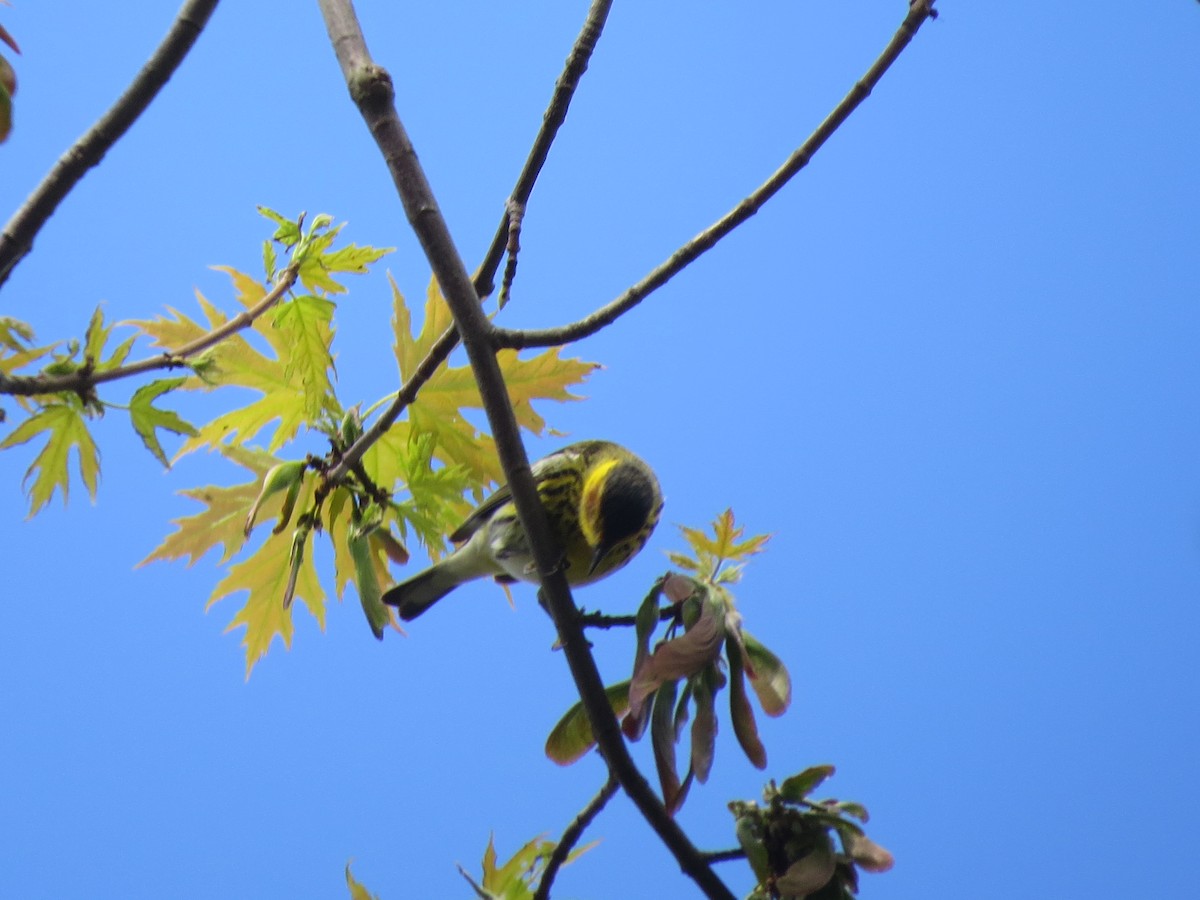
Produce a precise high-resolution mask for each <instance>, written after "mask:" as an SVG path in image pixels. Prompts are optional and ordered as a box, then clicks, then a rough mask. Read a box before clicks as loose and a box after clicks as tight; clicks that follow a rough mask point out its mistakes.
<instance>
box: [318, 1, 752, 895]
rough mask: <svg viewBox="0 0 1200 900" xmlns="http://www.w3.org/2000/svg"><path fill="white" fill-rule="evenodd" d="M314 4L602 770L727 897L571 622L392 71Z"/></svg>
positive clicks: (332, 9)
mask: <svg viewBox="0 0 1200 900" xmlns="http://www.w3.org/2000/svg"><path fill="white" fill-rule="evenodd" d="M320 6H321V11H322V13H323V14H324V16H325V23H326V28H327V29H328V31H329V36H330V39H331V41H332V43H333V47H334V50H335V52H336V54H337V57H338V61H339V63H340V64H341V67H342V72H343V74H344V75H345V78H346V82H347V84H348V85H349V87H350V94H351V96H352V97H353V98H354V100H355V102H356V103H357V105H358V107H359V111H360V112H361V113H362V116H363V119H364V121H365V122H366V124H367V127H368V129H369V130H370V132H371V134H372V135H373V136H374V137H375V140H376V142H377V143H378V144H379V148H380V150H381V152H382V153H383V156H384V159H385V160H386V162H387V165H388V169H389V171H391V173H392V179H393V181H394V183H395V185H396V189H397V191H398V192H399V194H400V198H401V201H402V203H403V205H404V210H405V213H406V215H407V216H408V220H409V223H410V224H411V225H412V228H413V230H414V231H415V232H416V234H417V239H418V240H419V241H420V243H421V246H422V248H424V250H425V254H426V257H427V258H428V259H429V263H430V266H431V267H432V269H433V272H434V275H435V277H436V278H437V279H438V283H439V284H440V286H441V288H442V292H443V294H444V295H445V297H446V302H447V304H448V305H449V307H450V311H451V313H452V314H453V316H454V320H455V322H456V323H457V325H458V331H459V335H460V336H461V337H462V341H463V346H464V348H465V349H466V351H467V356H468V358H469V360H470V362H471V368H472V371H473V373H474V375H475V380H476V382H477V384H478V386H479V393H480V397H481V398H482V401H483V406H484V410H485V412H486V414H487V417H488V422H489V424H490V426H491V430H492V436H493V438H494V439H495V441H496V449H497V453H498V455H499V457H500V464H501V465H502V466H503V468H504V473H505V476H506V477H507V479H508V485H509V488H510V490H511V491H512V495H513V502H514V504H515V505H516V508H517V515H518V516H519V517H520V521H521V526H522V528H523V529H524V530H525V532H526V534H527V535H528V537H529V543H530V548H531V550H532V555H533V558H534V561H535V564H536V566H537V570H538V576H539V579H540V580H541V582H542V591H541V596H542V599H543V601H544V602H545V604H546V608H547V609H548V610H549V611H550V615H551V617H552V619H553V620H554V625H555V627H556V629H557V630H558V635H559V642H560V644H561V646H562V649H563V653H564V656H565V657H566V659H567V662H568V665H569V666H570V668H571V674H572V677H573V678H574V679H575V685H576V688H577V689H578V691H579V695H580V699H581V701H582V703H583V706H584V709H585V710H586V711H587V714H588V719H589V720H590V722H591V724H592V731H593V735H594V736H595V738H596V741H597V744H598V746H599V747H600V751H601V753H602V754H603V756H604V759H605V761H606V762H607V763H608V766H609V771H611V772H612V773H613V775H614V776H615V777H616V779H617V780H618V781H619V782H620V784H621V787H622V788H623V789H624V790H625V793H626V794H627V795H628V796H629V797H630V799H631V800H633V802H634V804H635V805H636V806H637V807H638V810H639V811H640V812H641V813H642V816H643V817H644V818H645V819H646V821H647V822H648V823H649V824H650V826H651V827H652V828H653V829H654V831H655V832H656V833H657V834H658V835H659V837H660V838H661V839H662V841H663V843H664V844H665V845H666V846H667V848H668V849H669V850H670V851H671V852H672V853H673V854H674V856H675V858H676V859H677V860H678V862H679V864H680V867H681V868H682V869H683V870H684V871H685V872H686V873H687V874H688V875H689V876H691V877H692V878H693V879H694V880H695V882H696V884H697V885H698V886H699V887H700V888H701V890H703V891H704V893H705V894H706V895H707V896H709V897H716V898H722V900H732V898H733V894H732V893H730V891H729V889H728V888H727V887H726V886H725V885H724V884H723V883H722V881H721V879H720V878H718V877H717V875H716V873H715V872H713V870H712V868H711V867H710V866H709V865H708V863H706V862H705V861H704V859H703V857H702V856H701V854H700V852H699V851H698V850H697V849H696V848H695V846H693V844H692V842H691V841H690V840H689V839H688V837H687V835H686V834H685V833H684V832H683V830H682V829H681V828H680V827H679V824H678V823H677V822H676V821H675V820H674V819H673V818H671V816H670V815H669V814H668V813H667V811H666V809H665V808H664V807H663V804H662V802H661V801H660V800H659V799H658V797H657V796H656V795H655V793H654V790H653V788H651V787H650V784H649V782H647V781H646V779H645V778H644V777H643V776H642V774H641V772H640V771H638V769H637V766H636V765H635V764H634V762H633V759H632V758H631V757H630V755H629V751H628V748H626V746H625V743H624V738H623V737H622V735H621V731H620V728H619V726H618V725H617V720H616V717H615V716H614V715H613V711H612V707H611V706H610V705H609V703H608V698H607V696H606V694H605V691H604V683H603V681H602V680H601V679H600V673H599V671H598V669H597V668H596V662H595V660H594V659H593V658H592V655H591V650H590V647H589V645H588V642H587V639H586V638H585V637H584V634H583V629H582V628H581V627H580V626H579V623H578V621H577V616H578V610H577V609H576V607H575V603H574V601H573V600H572V599H571V592H570V589H569V588H568V586H567V580H566V575H565V573H564V572H563V571H562V567H561V565H560V560H561V558H562V553H561V549H560V548H559V547H557V546H556V542H555V540H554V538H553V536H552V535H551V534H550V530H549V526H548V524H547V522H546V513H545V510H544V509H543V508H542V505H541V502H540V501H539V499H538V494H537V489H536V487H535V485H534V481H533V474H532V472H531V471H530V468H529V459H528V457H527V456H526V454H525V448H524V445H523V444H522V443H521V435H520V431H519V428H518V425H517V421H516V418H515V416H514V415H513V411H512V406H511V404H510V403H509V399H508V393H507V391H506V390H505V386H504V379H503V376H502V374H501V372H500V366H499V363H498V362H497V360H496V348H495V344H494V341H493V339H492V336H493V333H494V329H493V328H492V325H491V323H490V322H489V321H488V319H487V317H486V316H485V315H484V313H483V310H482V308H481V307H480V305H479V298H478V296H477V294H476V292H475V287H474V285H473V284H472V281H471V278H470V276H469V275H468V274H467V270H466V267H465V266H464V265H463V262H462V259H461V257H460V256H459V254H458V252H457V249H456V248H455V246H454V243H453V241H452V240H451V238H450V233H449V229H448V228H447V227H446V223H445V221H444V219H443V218H442V215H441V213H440V211H439V210H438V208H437V203H436V200H435V199H434V196H433V192H432V190H431V188H430V186H429V183H428V181H427V180H426V178H425V174H424V172H423V170H422V169H421V165H420V163H419V161H418V159H417V155H416V153H415V151H414V150H413V147H412V143H411V142H410V141H409V139H408V135H407V134H406V133H405V130H404V126H403V125H402V124H401V122H400V118H399V116H398V115H397V114H396V110H395V107H394V105H393V97H394V94H393V91H392V85H391V79H390V77H389V76H388V74H387V73H386V72H385V71H384V70H383V69H382V68H380V67H378V66H376V65H375V64H374V63H373V62H372V60H371V58H370V55H369V53H368V52H367V48H366V42H365V40H364V39H363V35H362V31H361V29H360V28H359V25H358V22H357V20H356V18H355V15H354V11H353V9H352V7H351V4H350V2H349V0H320Z"/></svg>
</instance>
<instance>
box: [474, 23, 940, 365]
mask: <svg viewBox="0 0 1200 900" xmlns="http://www.w3.org/2000/svg"><path fill="white" fill-rule="evenodd" d="M933 3H934V0H915V2H913V3H912V4H911V6H910V8H909V11H908V15H907V16H905V18H904V21H903V22H902V23H901V24H900V27H899V29H898V30H897V31H896V33H895V35H893V36H892V39H891V41H890V42H889V43H888V45H887V47H885V48H884V50H883V52H882V53H881V54H880V55H879V57H878V59H876V60H875V62H874V63H873V64H872V65H871V67H870V68H869V69H867V71H866V74H864V75H863V77H862V78H861V79H859V81H857V82H856V83H855V85H854V87H852V88H851V89H850V92H849V93H848V94H846V96H845V97H844V98H843V99H842V101H841V102H840V103H839V104H838V105H837V106H836V107H834V109H833V111H832V112H831V113H830V114H829V115H828V116H827V117H826V118H825V121H823V122H822V123H821V124H820V125H818V126H817V129H816V130H815V131H814V132H813V133H812V134H811V135H810V136H809V138H808V140H806V141H805V142H804V143H803V144H801V145H800V147H799V148H798V149H797V150H796V151H795V152H794V153H793V154H792V155H791V156H790V157H788V160H787V162H785V163H784V164H783V165H782V166H780V167H779V169H778V170H776V171H775V173H774V174H772V175H771V177H770V178H768V179H767V180H766V181H764V182H763V183H762V184H761V185H760V186H759V187H758V188H756V189H755V190H754V191H753V192H752V193H751V194H750V195H749V196H748V197H746V198H745V199H744V200H742V202H741V203H739V204H738V205H737V206H735V207H734V208H733V209H731V210H730V211H729V212H728V213H726V214H725V215H724V216H722V217H721V218H720V219H718V220H717V221H716V222H714V223H713V224H712V225H711V226H709V227H708V228H706V229H705V230H704V231H702V232H700V234H698V235H696V237H694V238H692V239H691V240H690V241H688V242H687V243H686V244H684V245H683V246H682V247H680V248H679V249H678V250H676V251H675V252H674V253H672V254H671V256H670V257H669V258H668V259H667V260H666V261H665V262H663V263H662V264H661V265H660V266H658V267H657V268H656V269H654V270H653V271H652V272H650V274H648V275H647V276H646V277H645V278H643V279H642V280H641V281H639V282H638V283H637V284H635V285H634V286H633V287H631V288H629V290H627V291H626V292H625V293H624V294H622V295H621V296H620V297H618V298H617V299H616V300H613V301H612V302H611V303H609V304H608V305H606V306H603V307H601V308H600V309H598V310H597V311H596V312H594V313H592V314H591V315H589V316H587V317H586V318H583V319H580V320H579V321H577V322H572V323H571V324H569V325H562V326H559V327H557V328H543V329H528V330H520V331H514V330H509V329H505V328H499V329H497V330H496V339H497V340H498V341H499V343H500V346H502V347H511V348H514V349H522V348H526V347H552V346H559V345H561V344H567V343H570V342H571V341H577V340H579V339H580V338H584V337H587V336H588V335H591V334H595V333H596V332H597V331H599V330H600V329H601V328H604V327H605V326H606V325H610V324H611V323H612V322H614V321H616V320H617V319H618V318H619V317H621V316H622V315H624V314H625V313H627V312H629V310H631V309H633V308H634V307H635V306H637V305H638V304H639V303H641V302H642V301H643V300H645V299H646V297H648V296H649V295H650V294H652V293H653V292H654V291H656V290H658V289H659V288H660V287H662V286H663V285H664V284H666V283H667V282H668V281H670V280H671V279H672V278H673V277H674V276H676V275H678V274H679V273H680V272H681V271H683V270H684V269H685V268H687V266H689V265H690V264H691V263H693V262H695V261H696V260H697V259H698V258H699V257H700V256H701V255H702V254H704V253H705V252H707V251H708V250H710V249H712V247H714V246H715V245H716V244H717V242H718V241H720V240H721V239H722V238H724V237H725V236H726V235H728V234H729V233H730V232H732V231H733V230H734V229H735V228H737V227H738V226H739V225H741V224H742V223H743V222H745V221H746V220H747V219H749V218H750V217H751V216H752V215H754V214H755V213H756V212H758V210H759V209H760V208H761V207H762V205H763V204H764V203H766V202H767V201H768V200H770V199H771V198H772V197H773V196H775V194H776V193H778V192H779V190H780V189H781V188H782V187H783V186H784V185H785V184H787V183H788V181H790V180H791V179H792V177H793V176H795V175H796V173H798V172H799V171H800V170H801V169H803V168H804V167H805V166H807V165H808V163H809V161H810V160H811V159H812V158H813V155H814V154H815V153H816V152H817V151H818V150H819V149H821V147H822V145H824V143H825V142H826V141H827V140H829V138H830V137H831V136H832V135H833V133H834V132H835V131H837V130H838V128H839V127H840V126H841V125H842V123H843V122H845V121H846V119H847V118H849V116H850V114H851V113H852V112H854V110H855V109H857V108H858V106H859V105H860V104H861V103H862V102H863V101H864V100H866V99H867V97H868V96H870V94H871V91H872V90H873V89H874V87H875V85H876V84H878V83H879V79H880V78H882V77H883V74H884V73H885V72H886V71H887V70H888V69H889V68H890V67H891V65H892V63H894V62H895V61H896V59H897V58H898V57H899V56H900V54H901V53H902V52H903V50H904V48H905V47H907V46H908V44H909V42H910V41H912V39H913V36H914V35H915V34H916V33H917V30H918V29H920V27H921V26H922V25H923V24H924V23H925V20H926V19H929V18H933V17H935V16H936V12H935V10H934V8H933Z"/></svg>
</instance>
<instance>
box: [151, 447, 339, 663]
mask: <svg viewBox="0 0 1200 900" xmlns="http://www.w3.org/2000/svg"><path fill="white" fill-rule="evenodd" d="M220 450H221V453H222V455H223V456H225V457H226V458H228V459H230V460H231V461H233V462H235V463H237V464H238V465H240V466H242V467H243V468H245V469H248V470H250V471H251V472H253V473H254V478H253V479H252V480H251V481H248V482H244V483H242V484H238V485H234V486H233V487H215V486H208V487H203V488H193V489H190V490H186V491H182V492H181V493H182V494H183V495H184V496H185V497H191V498H192V499H193V500H198V501H200V502H201V503H203V504H204V505H205V506H206V507H207V508H206V509H205V510H203V511H201V512H199V513H197V514H196V515H194V516H188V517H186V518H183V519H175V520H174V521H173V522H172V524H173V525H175V527H176V530H175V531H174V532H173V533H171V534H170V535H168V536H167V537H166V538H165V539H164V540H163V542H162V543H161V544H160V545H159V546H158V547H156V548H155V549H154V550H153V551H152V552H151V553H150V555H148V556H147V557H146V558H145V559H143V560H142V561H141V562H140V563H138V566H139V567H140V566H144V565H146V564H147V563H150V562H154V561H156V560H161V561H169V560H178V559H186V560H187V564H188V565H189V566H192V565H194V564H195V563H196V561H197V560H198V559H200V557H202V556H204V555H205V554H206V553H208V552H209V551H210V550H213V549H214V548H216V547H218V546H220V547H221V548H222V551H221V559H220V562H221V563H224V562H226V561H228V560H229V559H230V558H231V557H232V556H233V555H234V554H235V553H237V552H238V551H239V550H241V549H242V548H243V546H244V545H245V543H246V531H245V523H246V515H247V513H248V512H249V510H250V508H251V507H252V506H253V505H254V503H255V501H256V500H257V499H258V497H259V493H260V491H261V487H262V482H263V479H264V478H265V477H266V475H267V473H268V472H269V471H271V469H273V468H275V467H276V466H278V465H279V464H280V460H278V459H277V458H276V457H274V456H272V455H271V454H269V453H264V452H263V451H261V450H257V449H252V448H245V447H221V448H220ZM314 489H315V484H314V480H313V479H307V480H306V482H305V484H304V487H303V489H302V490H301V492H300V497H299V501H298V505H299V506H300V508H305V507H307V506H309V505H311V503H312V499H313V493H314ZM285 494H286V492H283V491H280V492H277V493H275V494H272V495H271V496H268V497H267V498H265V499H264V500H263V501H262V503H261V505H260V509H259V519H260V520H264V519H266V518H269V517H272V516H275V515H278V514H279V512H280V510H281V509H282V508H283V506H284V503H285V502H286V500H287V498H286V496H285ZM294 537H295V534H294V533H292V532H287V531H280V532H279V533H271V534H270V535H269V536H268V537H267V538H266V540H265V541H263V543H262V545H261V546H259V547H258V548H257V549H256V550H254V551H253V553H251V554H250V555H249V556H248V557H246V558H245V559H244V560H242V561H241V562H238V563H236V564H234V565H233V566H232V567H230V570H229V572H228V574H227V575H226V576H225V578H224V579H223V580H222V581H221V583H220V584H218V585H217V586H216V588H215V589H214V590H213V592H212V595H211V596H210V597H209V599H208V603H207V604H206V605H205V609H208V608H210V607H212V606H213V604H215V603H217V602H218V601H219V600H222V599H224V598H225V597H228V596H229V595H231V594H235V593H238V592H240V591H249V596H248V597H247V599H246V602H245V604H244V605H243V606H242V607H241V609H239V610H238V612H237V613H236V614H235V615H234V618H233V620H232V621H231V622H230V623H229V627H228V628H227V629H226V630H227V631H232V630H233V629H235V628H239V627H241V626H245V628H246V633H245V635H243V638H242V646H244V647H245V648H246V675H247V677H249V674H250V671H251V669H253V668H254V664H255V663H256V662H258V660H259V659H261V658H262V657H263V655H265V654H266V652H267V650H268V648H269V647H270V645H271V641H272V640H273V639H274V638H275V636H277V635H278V636H279V637H281V638H283V642H284V645H285V646H289V647H290V646H291V642H292V631H293V625H292V614H291V610H290V608H289V605H288V604H286V603H285V602H284V600H285V597H286V596H287V594H288V586H289V579H290V577H291V575H292V542H293V539H294ZM309 540H311V534H307V533H306V534H304V541H305V543H307V542H308V541H309ZM301 549H302V550H304V549H306V548H305V547H302V548H301ZM294 596H296V597H299V598H300V599H301V600H302V601H303V603H304V605H305V606H306V607H307V608H308V610H309V612H310V613H312V615H313V617H314V618H315V619H316V620H317V623H318V624H319V625H320V626H321V628H322V629H324V627H325V592H324V591H323V590H322V588H321V585H320V581H319V580H318V578H317V572H316V569H315V568H314V567H313V564H312V554H311V553H310V552H305V553H304V554H303V558H302V559H301V560H300V561H299V563H298V566H297V567H296V583H295V588H294Z"/></svg>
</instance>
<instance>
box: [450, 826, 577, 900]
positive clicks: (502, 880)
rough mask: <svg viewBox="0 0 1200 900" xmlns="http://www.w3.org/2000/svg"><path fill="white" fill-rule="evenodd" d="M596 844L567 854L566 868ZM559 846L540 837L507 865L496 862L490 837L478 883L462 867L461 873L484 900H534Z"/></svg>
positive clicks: (506, 863)
mask: <svg viewBox="0 0 1200 900" xmlns="http://www.w3.org/2000/svg"><path fill="white" fill-rule="evenodd" d="M594 846H595V843H592V844H588V845H586V846H584V847H578V848H576V849H575V850H572V851H571V852H570V853H569V854H567V856H566V859H565V861H564V863H563V864H564V865H565V864H567V863H570V862H573V861H574V860H576V859H578V858H579V857H580V856H581V855H582V854H584V853H586V852H587V851H588V850H590V849H592V847H594ZM555 847H557V844H556V843H555V842H554V841H551V840H547V839H546V838H544V837H536V838H534V839H533V840H531V841H529V842H528V843H527V844H525V846H524V847H522V848H521V849H520V850H518V851H517V852H516V853H514V854H513V855H512V857H511V858H510V859H509V860H508V861H507V862H505V863H503V864H498V863H497V860H496V845H495V837H494V836H491V837H489V838H488V845H487V849H486V850H484V852H483V861H482V869H483V874H482V877H481V878H480V880H479V881H476V880H475V879H474V878H472V877H471V876H470V875H469V874H467V872H466V870H465V869H463V867H462V866H459V867H458V871H459V872H460V873H461V874H462V877H463V878H465V879H466V880H467V882H468V883H469V884H470V885H471V887H472V889H474V891H475V896H477V897H479V898H480V900H532V898H533V896H534V890H535V888H536V886H537V884H538V882H539V881H541V878H542V876H543V875H544V874H545V871H546V865H547V863H548V862H549V860H550V857H551V856H552V855H553V853H554V850H555Z"/></svg>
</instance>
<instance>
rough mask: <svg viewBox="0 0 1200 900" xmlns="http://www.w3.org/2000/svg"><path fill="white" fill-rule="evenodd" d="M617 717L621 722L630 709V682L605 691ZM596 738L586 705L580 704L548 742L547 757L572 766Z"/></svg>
mask: <svg viewBox="0 0 1200 900" xmlns="http://www.w3.org/2000/svg"><path fill="white" fill-rule="evenodd" d="M604 693H605V695H606V696H607V697H608V703H609V705H610V706H611V707H612V709H613V713H614V714H615V715H616V717H617V718H618V719H619V718H621V716H623V715H624V714H625V712H626V711H627V710H628V709H629V682H628V681H622V682H620V683H619V684H614V685H612V686H611V687H607V688H605V689H604ZM594 746H596V738H595V736H594V735H593V734H592V723H591V722H589V721H588V717H587V713H586V712H584V710H583V704H582V703H576V704H575V705H574V706H572V707H571V708H570V709H569V710H567V712H566V714H565V715H564V716H563V717H562V718H561V719H559V720H558V724H557V725H555V726H554V729H553V730H552V731H551V732H550V736H549V737H548V738H546V755H547V756H548V757H550V759H552V760H554V762H556V763H558V764H559V765H560V766H569V765H570V764H571V763H573V762H576V761H577V760H580V759H582V758H583V756H584V754H586V753H587V752H588V751H589V750H591V749H592V747H594Z"/></svg>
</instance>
